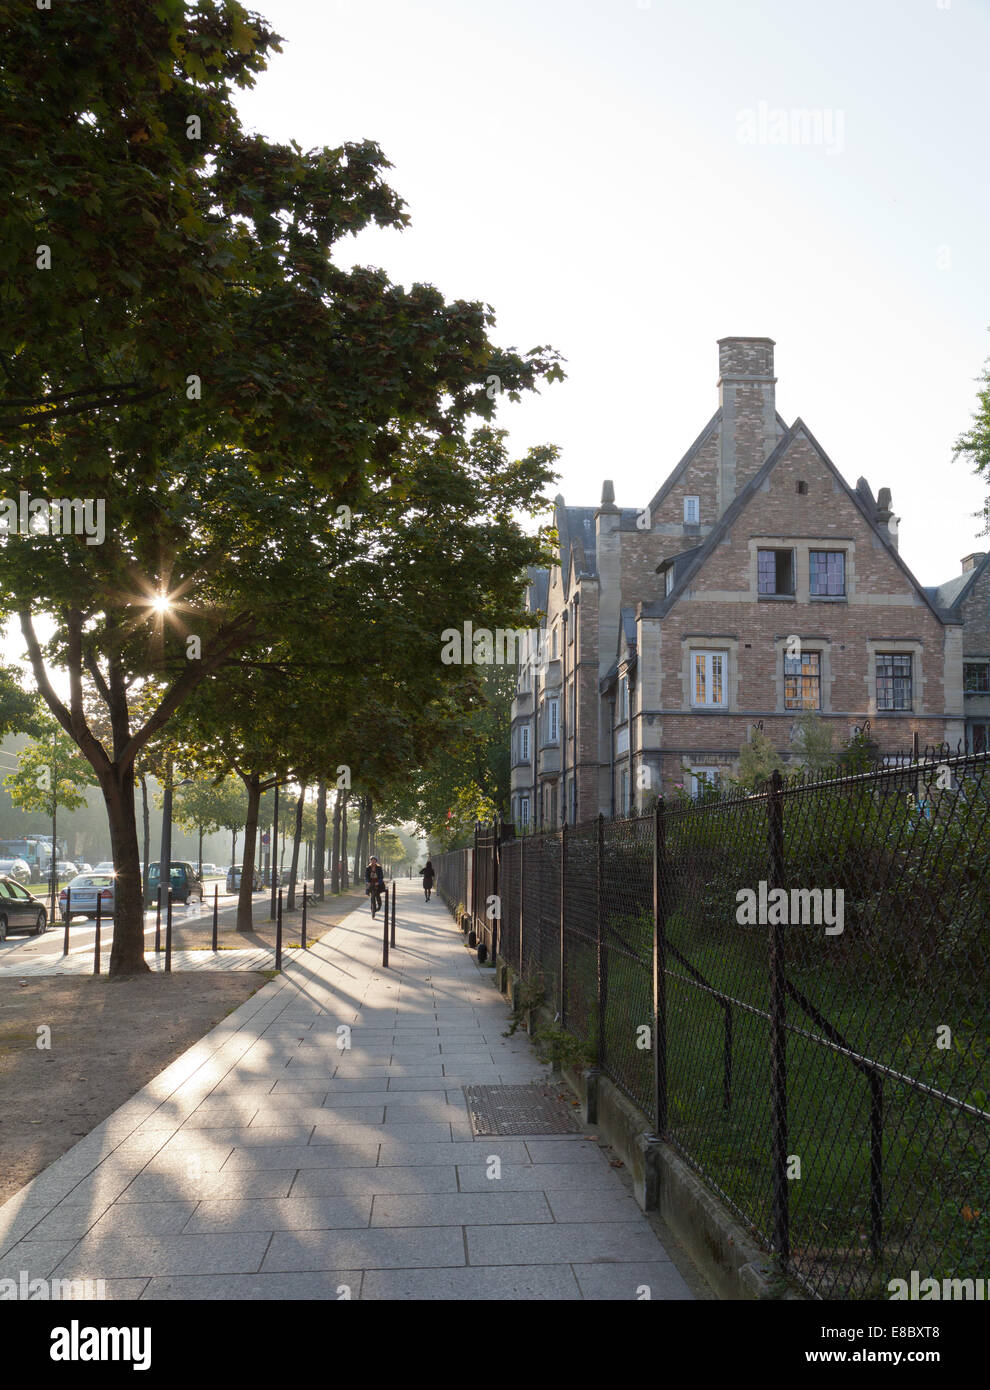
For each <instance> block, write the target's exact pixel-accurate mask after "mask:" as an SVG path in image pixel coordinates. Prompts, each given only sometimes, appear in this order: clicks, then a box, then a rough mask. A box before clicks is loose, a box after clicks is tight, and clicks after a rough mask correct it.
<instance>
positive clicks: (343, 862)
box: [340, 796, 351, 893]
mask: <svg viewBox="0 0 990 1390" xmlns="http://www.w3.org/2000/svg"><path fill="white" fill-rule="evenodd" d="M348 800H349V797H347V796H345V797H344V800H343V802H342V811H341V822H340V887H341V890H342V891H343V892H345V893H346V892H347V890H348V888H349V887H350V886H351V881H350V875H349V874H348V872H347V802H348Z"/></svg>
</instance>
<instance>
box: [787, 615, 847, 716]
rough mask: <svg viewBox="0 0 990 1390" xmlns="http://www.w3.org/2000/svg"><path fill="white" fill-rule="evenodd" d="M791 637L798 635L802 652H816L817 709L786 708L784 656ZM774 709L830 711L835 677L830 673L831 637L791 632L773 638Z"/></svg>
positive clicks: (795, 711) (818, 712)
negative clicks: (819, 697)
mask: <svg viewBox="0 0 990 1390" xmlns="http://www.w3.org/2000/svg"><path fill="white" fill-rule="evenodd" d="M792 637H798V638H800V641H801V650H802V651H803V652H817V653H818V666H819V670H818V676H819V695H820V696H821V704H820V705H819V706H818V709H817V710H804V709H788V708H787V707H786V705H785V704H784V691H785V683H784V657H785V656H786V655H787V648H788V645H789V644H790V641H791V638H792ZM773 645H774V677H773V682H774V710H775V711H776V713H777V714H793V715H801V714H830V713H831V711H832V683H833V681H834V679H835V677H834V675H833V673H832V639H831V637H808V638H804V637H802V636H801V634H800V633H799V632H798V633H791V634H790V636H788V637H776V638H775V639H774V644H773Z"/></svg>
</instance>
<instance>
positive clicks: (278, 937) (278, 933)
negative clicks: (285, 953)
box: [275, 888, 282, 970]
mask: <svg viewBox="0 0 990 1390" xmlns="http://www.w3.org/2000/svg"><path fill="white" fill-rule="evenodd" d="M275 912H276V917H275V969H276V970H281V969H282V890H281V888H280V889H279V890H278V906H277V907H276V909H275Z"/></svg>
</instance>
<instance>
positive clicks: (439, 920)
mask: <svg viewBox="0 0 990 1390" xmlns="http://www.w3.org/2000/svg"><path fill="white" fill-rule="evenodd" d="M397 900H398V920H397V925H396V941H397V945H396V946H395V947H394V948H392V950H391V953H390V968H389V969H388V970H383V969H382V967H381V938H382V919H381V916H379V917H378V919H377V920H376V921H374V922H372V920H371V917H370V914H369V912H368V910H367V908H366V907H362V908H361V909H359V910H357V911H354V912H352V913H351V914H350V915H349V916H348V917H347V918H345V920H344V921H343V922H342V923H341V924H340V926H338V927H337V928H336V929H335V930H334V931H332V932H331V933H330V934H329V935H328V936H327V937H326V939H325V940H324V941H321V942H319V943H317V945H315V946H314V948H313V949H312V950H310V951H309V952H292V953H291V956H288V955H287V957H286V961H285V972H284V974H283V975H282V976H280V977H279V978H278V979H276V980H273V981H272V982H271V983H270V984H268V985H266V986H265V987H264V988H263V989H262V990H260V991H259V992H258V993H257V994H256V995H254V996H253V997H252V998H251V999H249V1000H248V1001H247V1002H246V1003H244V1004H243V1005H242V1006H241V1007H240V1008H239V1009H237V1010H236V1011H235V1012H234V1013H232V1014H231V1015H230V1017H229V1018H226V1019H225V1020H224V1021H223V1023H221V1024H220V1025H219V1026H218V1027H216V1028H215V1029H213V1031H212V1032H211V1033H209V1034H208V1035H207V1036H206V1037H205V1038H203V1039H202V1041H201V1042H199V1043H198V1044H197V1045H196V1046H195V1047H193V1048H191V1049H190V1050H189V1051H188V1052H186V1053H185V1054H183V1056H182V1057H180V1058H178V1059H177V1060H176V1061H175V1062H174V1063H173V1064H172V1065H171V1066H170V1067H168V1068H167V1069H166V1070H165V1071H164V1072H162V1073H161V1074H160V1075H159V1076H158V1077H156V1078H155V1080H154V1081H153V1082H152V1083H151V1084H150V1085H149V1086H147V1087H145V1089H144V1090H143V1091H141V1092H139V1093H138V1094H137V1095H135V1096H134V1097H132V1099H131V1100H130V1101H128V1102H127V1104H125V1105H124V1106H122V1107H121V1108H120V1109H119V1110H118V1111H116V1112H115V1113H114V1114H113V1115H111V1116H110V1117H109V1118H108V1119H107V1120H105V1121H104V1122H103V1124H101V1125H99V1126H98V1127H97V1128H96V1129H95V1130H93V1131H92V1132H91V1133H90V1134H89V1135H87V1136H86V1138H85V1139H83V1140H81V1141H80V1142H79V1143H78V1144H77V1145H75V1147H74V1148H72V1149H70V1150H69V1151H68V1152H67V1153H65V1154H63V1156H62V1157H61V1158H60V1159H58V1160H57V1161H56V1162H55V1163H53V1164H52V1165H51V1166H50V1167H49V1168H47V1169H45V1171H44V1172H42V1173H40V1174H39V1175H38V1177H36V1178H35V1179H34V1180H33V1181H32V1182H30V1183H28V1184H27V1186H26V1187H24V1188H22V1189H21V1191H20V1192H19V1193H17V1195H16V1196H15V1197H13V1198H12V1199H11V1200H10V1201H9V1202H7V1204H6V1205H5V1206H3V1207H0V1278H14V1279H18V1278H19V1275H20V1272H21V1271H22V1270H23V1271H27V1272H28V1277H29V1278H49V1277H51V1278H57V1279H88V1280H99V1279H102V1280H105V1281H106V1296H107V1297H108V1298H139V1297H140V1298H150V1299H165V1298H171V1299H176V1298H178V1299H183V1298H185V1299H262V1298H265V1299H306V1298H329V1299H338V1298H346V1297H350V1298H363V1299H416V1298H430V1299H485V1298H493V1299H580V1298H590V1299H615V1298H618V1299H636V1298H644V1297H650V1298H653V1299H683V1298H690V1297H691V1296H692V1295H691V1293H690V1291H689V1289H688V1286H687V1285H686V1284H685V1282H684V1280H683V1279H682V1278H681V1275H680V1274H679V1272H678V1271H677V1269H676V1268H675V1266H674V1265H673V1263H672V1262H671V1261H670V1259H669V1258H668V1256H667V1254H666V1252H665V1250H664V1248H663V1246H662V1245H661V1244H660V1242H659V1241H658V1239H657V1237H656V1235H655V1234H654V1232H653V1229H652V1227H651V1225H650V1224H649V1222H648V1221H647V1219H646V1218H645V1217H644V1216H643V1214H642V1213H641V1212H640V1210H639V1208H638V1207H637V1205H636V1203H635V1201H634V1200H633V1198H632V1197H631V1196H630V1195H628V1193H627V1191H626V1189H625V1186H624V1185H623V1182H622V1180H621V1178H620V1177H619V1175H618V1173H617V1172H616V1171H615V1170H614V1169H612V1168H611V1167H610V1165H609V1162H608V1160H607V1158H606V1157H605V1155H604V1154H603V1152H602V1150H601V1149H600V1148H599V1147H598V1145H597V1143H596V1142H594V1141H593V1140H592V1139H590V1138H589V1137H588V1136H586V1135H584V1134H582V1133H577V1134H557V1135H553V1136H547V1135H543V1136H540V1137H538V1138H527V1137H526V1136H513V1137H512V1138H509V1139H506V1138H491V1137H488V1138H474V1137H473V1131H472V1126H471V1122H470V1117H469V1111H468V1106H467V1101H466V1098H465V1094H464V1091H463V1090H462V1087H464V1086H490V1085H500V1084H504V1085H521V1084H525V1083H529V1082H533V1081H539V1080H543V1079H545V1077H546V1069H545V1068H543V1067H542V1066H541V1065H540V1064H539V1062H538V1061H537V1059H536V1057H535V1054H534V1052H533V1050H532V1047H531V1044H530V1043H529V1041H528V1039H527V1038H525V1037H524V1036H522V1035H516V1036H514V1037H511V1038H506V1037H504V1036H503V1034H504V1032H505V1030H506V1018H507V1009H506V1005H505V1001H504V1000H503V999H501V998H500V997H499V995H498V994H497V993H496V992H495V990H494V989H493V987H492V984H491V975H490V973H489V972H483V971H482V970H481V969H480V968H479V966H478V965H477V963H476V961H475V959H474V957H473V955H471V954H469V953H468V952H467V951H466V950H465V948H464V946H463V944H462V939H461V936H460V933H459V932H458V931H457V929H456V927H455V926H454V924H453V922H452V920H451V917H450V914H449V913H448V912H447V910H446V908H445V907H444V906H443V904H442V903H441V902H439V901H438V900H437V899H436V898H434V899H433V900H432V901H431V902H430V903H424V901H423V896H422V890H421V888H420V887H419V884H418V882H416V881H412V882H410V881H409V880H399V882H398V888H397ZM314 916H316V914H314ZM318 930H320V928H319V926H318V923H317V921H315V920H314V924H313V931H314V935H315V934H316V932H317V931H318ZM348 1028H349V1029H350V1035H349V1039H348V1037H347V1033H346V1029H348ZM341 1030H344V1031H343V1032H342V1031H341ZM348 1040H349V1042H350V1046H349V1048H346V1047H344V1046H343V1044H344V1043H345V1042H346V1041H348ZM644 1286H646V1288H645V1289H644Z"/></svg>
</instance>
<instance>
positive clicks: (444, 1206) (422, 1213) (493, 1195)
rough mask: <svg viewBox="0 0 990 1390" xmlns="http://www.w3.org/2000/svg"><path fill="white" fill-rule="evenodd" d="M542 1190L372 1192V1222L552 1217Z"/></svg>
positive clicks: (468, 1222)
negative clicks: (417, 1193) (420, 1193)
mask: <svg viewBox="0 0 990 1390" xmlns="http://www.w3.org/2000/svg"><path fill="white" fill-rule="evenodd" d="M552 1220H553V1216H552V1215H551V1212H550V1208H549V1206H548V1205H547V1201H546V1198H545V1197H544V1196H543V1193H542V1192H498V1191H491V1192H454V1193H447V1194H440V1195H435V1196H384V1195H381V1196H376V1197H375V1204H374V1208H373V1210H372V1214H371V1224H372V1226H481V1225H495V1226H500V1225H507V1224H513V1223H516V1222H523V1223H533V1222H540V1221H552Z"/></svg>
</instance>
